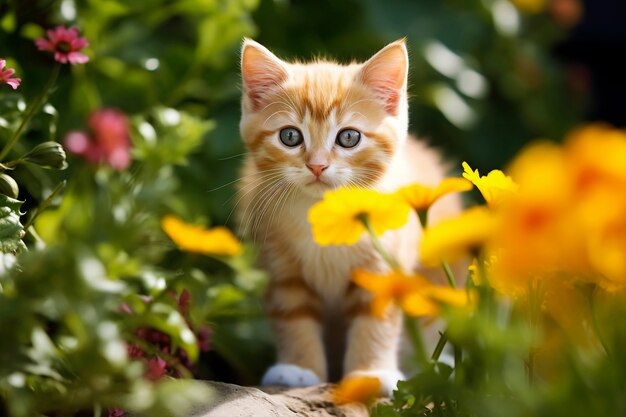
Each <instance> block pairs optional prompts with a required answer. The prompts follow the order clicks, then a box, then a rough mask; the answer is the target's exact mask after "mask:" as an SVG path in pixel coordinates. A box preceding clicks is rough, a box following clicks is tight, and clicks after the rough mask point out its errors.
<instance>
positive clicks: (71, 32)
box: [35, 26, 89, 64]
mask: <svg viewBox="0 0 626 417" xmlns="http://www.w3.org/2000/svg"><path fill="white" fill-rule="evenodd" d="M46 33H47V34H48V38H47V39H46V38H37V39H35V45H37V48H38V49H39V50H40V51H50V52H54V59H55V61H57V62H60V63H61V64H67V63H68V62H69V63H70V64H84V63H85V62H87V61H89V57H88V56H87V55H85V54H84V53H82V52H80V50H81V49H83V48H84V47H86V46H87V45H89V42H87V39H85V38H81V37H80V36H78V29H76V28H69V29H66V28H64V27H63V26H57V27H56V28H55V29H54V30H49V31H47V32H46Z"/></svg>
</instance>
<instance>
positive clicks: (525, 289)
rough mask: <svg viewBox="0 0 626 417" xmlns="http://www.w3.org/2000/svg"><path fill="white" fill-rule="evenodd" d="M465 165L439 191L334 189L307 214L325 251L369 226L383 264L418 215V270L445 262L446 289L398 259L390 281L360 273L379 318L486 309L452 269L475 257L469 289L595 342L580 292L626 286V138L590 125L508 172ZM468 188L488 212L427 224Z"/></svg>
mask: <svg viewBox="0 0 626 417" xmlns="http://www.w3.org/2000/svg"><path fill="white" fill-rule="evenodd" d="M463 168H464V173H463V177H464V179H461V178H450V179H446V180H444V181H443V182H442V183H441V184H440V185H439V186H436V187H426V186H423V185H418V184H416V185H411V186H408V187H404V188H402V189H400V190H399V191H398V192H396V193H395V194H377V193H376V192H374V191H368V192H367V193H368V194H367V200H365V199H364V191H362V190H359V191H355V190H338V191H335V192H330V193H327V194H326V195H325V197H324V199H323V200H322V201H321V202H320V203H318V204H317V205H316V206H314V207H313V208H312V209H311V212H310V213H309V220H310V221H311V222H312V226H313V237H314V239H315V240H316V241H317V242H318V243H319V244H320V245H326V244H329V243H333V244H353V243H355V242H356V241H358V240H359V239H360V238H361V235H362V234H363V232H364V231H365V230H368V231H369V232H370V237H371V239H372V243H373V244H374V247H375V248H376V249H378V250H379V251H381V254H382V255H386V256H383V258H384V259H388V258H389V255H388V254H386V253H385V252H384V249H382V248H381V247H380V243H379V242H378V243H377V235H379V234H381V233H384V232H385V231H386V230H390V229H395V228H399V227H402V226H403V225H404V223H405V222H406V219H407V214H406V212H407V210H409V209H411V208H413V209H414V210H415V211H416V212H417V214H418V215H419V216H420V220H422V225H423V226H424V232H423V237H422V239H421V243H420V248H419V252H420V257H421V261H422V264H424V265H426V266H443V268H444V271H446V274H447V275H448V276H449V282H450V284H451V286H450V287H441V286H436V285H434V284H432V283H430V282H429V281H428V280H427V279H426V278H424V277H421V276H416V275H414V274H407V273H405V272H403V271H401V270H400V269H399V266H398V265H397V263H395V264H394V263H393V262H391V263H390V266H391V272H389V273H387V274H374V273H371V272H368V271H363V270H356V271H355V272H354V275H353V281H354V282H355V283H356V284H357V285H359V286H360V287H362V288H365V289H366V290H368V291H369V292H371V293H372V294H373V302H372V313H373V314H374V315H375V316H378V317H384V315H385V312H386V311H387V308H388V306H389V305H391V304H392V302H394V303H395V304H396V305H398V306H399V307H400V308H401V309H402V310H403V311H404V312H405V313H406V314H407V315H409V316H423V315H431V316H432V315H439V314H441V312H442V311H445V310H444V309H442V307H445V309H455V311H459V309H460V308H463V307H466V306H468V304H469V302H471V304H472V305H473V304H474V303H475V302H476V303H479V302H480V300H479V299H477V297H478V295H479V293H475V292H474V291H470V290H459V289H456V288H453V287H454V279H452V278H453V277H451V272H450V269H449V267H448V262H450V261H453V260H455V259H457V258H459V257H461V256H467V255H472V256H473V257H474V262H473V264H472V266H471V267H470V270H469V274H468V275H469V277H470V278H471V280H470V281H469V286H475V287H482V288H488V289H489V291H495V292H497V293H499V294H501V295H502V296H508V297H511V298H512V299H513V300H515V301H516V302H521V303H522V305H523V309H526V310H528V311H530V312H531V314H530V317H535V319H533V321H535V322H536V321H537V317H550V322H551V323H553V324H552V326H554V323H556V324H558V326H559V329H560V331H561V332H562V333H560V334H563V335H567V337H568V338H570V339H571V340H576V341H578V342H580V343H581V345H585V346H594V345H598V344H599V343H600V342H599V341H598V340H600V339H601V337H600V336H599V334H595V335H594V330H592V329H590V327H589V323H592V322H594V318H593V317H592V316H591V314H593V313H592V312H591V311H590V307H589V301H588V300H587V298H586V297H588V295H585V294H588V293H586V292H585V291H586V290H585V288H587V289H588V288H589V286H592V288H594V289H595V292H594V294H595V296H598V293H599V294H604V298H603V302H607V301H606V299H607V297H611V296H612V295H614V294H617V295H619V294H623V293H624V290H626V216H624V213H626V132H624V131H621V130H617V129H614V128H611V127H609V126H606V125H600V124H594V125H588V126H586V127H582V128H579V129H577V130H575V131H573V132H572V133H570V135H569V136H568V137H567V138H566V140H565V141H564V143H563V145H557V144H554V143H550V142H547V141H544V142H539V143H536V144H533V145H531V146H529V147H528V148H526V149H525V150H523V151H522V152H521V153H520V154H519V155H518V157H517V158H515V159H514V161H513V162H512V164H511V166H510V168H509V170H508V173H509V174H510V176H508V175H505V174H504V173H503V172H502V171H499V170H494V171H491V172H490V173H488V174H487V175H485V176H481V175H480V174H479V172H478V170H473V169H472V168H471V167H470V166H469V165H468V164H467V163H465V162H464V163H463ZM471 184H473V185H474V186H476V188H478V190H479V191H480V192H481V194H482V195H483V197H484V199H485V201H486V203H487V204H486V205H484V206H475V207H471V208H469V209H467V210H465V211H464V212H462V213H460V214H459V215H458V216H457V217H453V218H449V219H447V220H444V221H441V222H439V223H437V224H435V225H432V226H431V225H428V224H427V223H426V222H425V221H424V219H425V218H426V214H427V212H428V210H429V208H430V206H431V205H432V204H433V203H434V202H435V201H437V200H438V199H439V198H441V197H442V196H443V195H446V194H448V193H451V192H461V191H466V190H468V189H469V188H470V186H471ZM379 201H380V204H378V202H379ZM342 208H343V209H342ZM359 223H361V224H362V226H361V227H359V226H358V225H359ZM368 224H371V226H373V227H371V228H367V226H368ZM331 231H332V233H331ZM322 233H328V234H329V235H330V236H331V237H330V238H329V237H328V236H322ZM341 236H343V238H341ZM482 294H485V292H484V291H483V292H482ZM474 295H476V297H474ZM612 302H613V303H614V302H615V301H612ZM609 304H610V301H609ZM465 311H466V312H467V313H469V314H470V315H471V314H473V313H472V309H465ZM585 323H586V324H585ZM535 324H536V323H535ZM595 332H596V333H597V332H598V330H597V329H596V330H595ZM553 334H554V332H553ZM442 340H444V339H443V338H442ZM443 343H444V344H445V340H444V342H443ZM531 356H532V355H531ZM531 362H532V361H531ZM529 367H530V368H531V369H532V364H531V365H529ZM530 372H531V374H532V370H531V371H530ZM357 382H358V381H357ZM355 384H356V386H359V387H360V386H361V385H362V384H361V382H358V383H356V382H350V383H349V384H348V382H347V381H346V386H347V387H352V388H345V389H347V390H348V391H349V392H352V391H354V390H355V389H354V388H353V385H355ZM365 386H366V387H367V386H368V385H367V384H365ZM356 391H357V392H359V393H360V392H362V391H363V389H361V388H358V389H356ZM365 391H367V389H365ZM351 395H352V394H351ZM353 396H354V395H353ZM357 396H358V395H357Z"/></svg>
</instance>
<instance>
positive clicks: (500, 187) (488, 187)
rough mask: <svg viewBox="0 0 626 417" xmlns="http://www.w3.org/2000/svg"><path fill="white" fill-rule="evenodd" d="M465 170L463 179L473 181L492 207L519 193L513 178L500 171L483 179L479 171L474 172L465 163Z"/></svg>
mask: <svg viewBox="0 0 626 417" xmlns="http://www.w3.org/2000/svg"><path fill="white" fill-rule="evenodd" d="M463 170H464V172H463V177H464V178H467V179H468V180H469V181H471V182H472V184H474V185H475V186H476V188H478V190H480V193H481V194H482V195H483V197H484V198H485V201H487V204H489V205H490V206H497V205H499V204H500V203H501V202H502V201H503V200H504V199H505V198H506V197H507V196H509V195H510V194H511V193H513V192H515V191H517V188H518V187H517V184H515V183H514V182H513V180H512V179H511V177H509V176H506V175H504V173H503V172H502V171H500V170H498V169H495V170H493V171H491V172H490V173H489V174H487V176H484V175H483V176H482V177H481V176H480V174H479V173H478V170H477V169H476V170H474V171H472V169H471V168H470V166H469V165H468V163H467V162H463Z"/></svg>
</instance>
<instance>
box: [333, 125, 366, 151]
mask: <svg viewBox="0 0 626 417" xmlns="http://www.w3.org/2000/svg"><path fill="white" fill-rule="evenodd" d="M360 141H361V132H359V131H357V130H354V129H344V130H342V131H341V132H339V134H337V139H335V143H336V144H337V145H339V146H341V147H342V148H354V147H355V146H356V145H358V144H359V142H360Z"/></svg>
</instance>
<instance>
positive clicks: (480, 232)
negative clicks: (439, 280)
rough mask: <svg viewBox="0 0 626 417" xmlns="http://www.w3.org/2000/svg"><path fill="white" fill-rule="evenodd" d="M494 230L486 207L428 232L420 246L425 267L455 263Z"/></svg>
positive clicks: (492, 220) (471, 211)
mask: <svg viewBox="0 0 626 417" xmlns="http://www.w3.org/2000/svg"><path fill="white" fill-rule="evenodd" d="M494 227H495V219H494V217H493V214H492V213H491V212H490V211H489V210H488V209H487V208H486V207H474V208H471V209H469V210H466V211H464V212H463V213H461V214H460V215H459V216H457V217H454V218H450V219H447V220H444V221H441V222H440V223H437V224H436V225H434V226H432V227H430V228H428V229H426V230H425V231H424V236H423V237H422V243H421V246H420V257H421V259H422V262H423V263H424V264H425V265H429V266H437V265H439V263H440V262H441V259H442V258H443V259H446V260H448V261H452V260H454V259H455V258H458V257H459V256H460V255H461V254H463V253H464V252H467V251H469V250H471V249H475V248H478V247H480V246H482V245H483V244H484V243H485V242H486V241H487V239H488V238H489V237H490V236H491V234H492V232H493V230H494Z"/></svg>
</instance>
